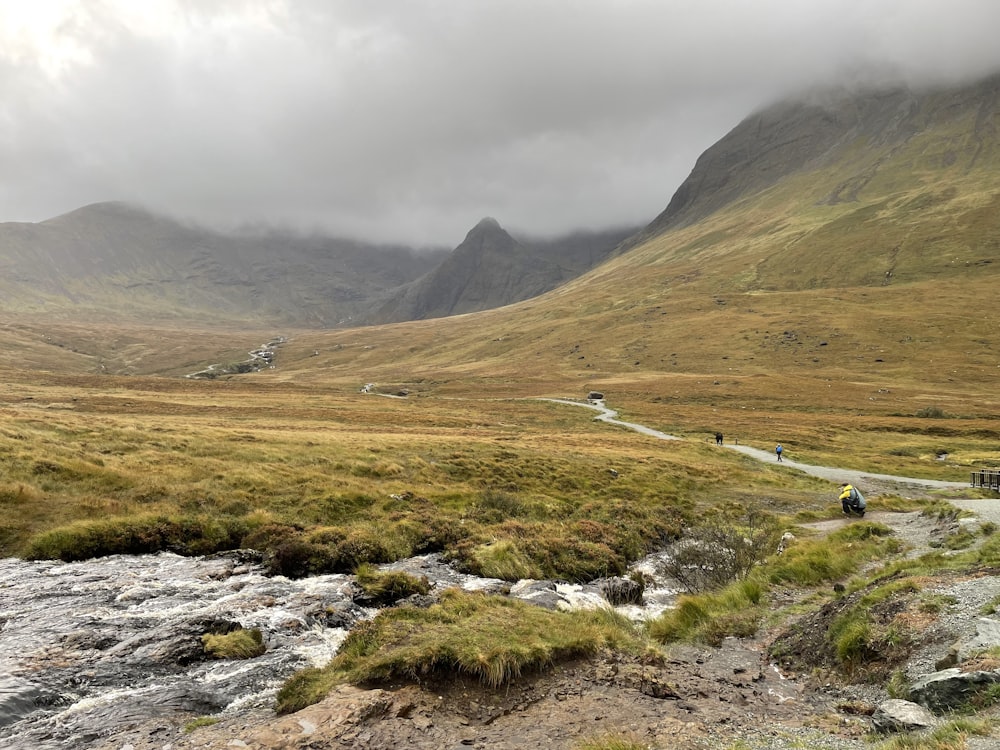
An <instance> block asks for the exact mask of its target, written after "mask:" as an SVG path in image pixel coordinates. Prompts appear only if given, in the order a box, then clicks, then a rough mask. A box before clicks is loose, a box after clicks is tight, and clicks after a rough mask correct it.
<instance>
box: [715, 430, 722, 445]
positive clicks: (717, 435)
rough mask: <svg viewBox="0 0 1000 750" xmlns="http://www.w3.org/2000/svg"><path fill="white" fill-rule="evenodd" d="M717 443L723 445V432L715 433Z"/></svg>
mask: <svg viewBox="0 0 1000 750" xmlns="http://www.w3.org/2000/svg"><path fill="white" fill-rule="evenodd" d="M715 444H716V445H722V433H721V432H717V433H715Z"/></svg>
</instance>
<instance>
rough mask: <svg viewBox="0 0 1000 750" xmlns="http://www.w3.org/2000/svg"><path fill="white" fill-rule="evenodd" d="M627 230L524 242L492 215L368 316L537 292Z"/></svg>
mask: <svg viewBox="0 0 1000 750" xmlns="http://www.w3.org/2000/svg"><path fill="white" fill-rule="evenodd" d="M632 231H633V230H631V229H629V230H613V231H607V232H600V233H586V232H578V233H576V234H574V235H572V236H570V237H566V238H560V239H555V240H536V241H533V242H532V244H531V246H530V247H529V246H527V245H525V244H522V243H521V242H519V241H518V240H516V239H514V238H513V237H511V236H510V235H509V234H508V233H507V232H506V231H505V230H504V229H503V228H502V227H501V226H500V224H499V223H498V222H497V221H496V219H492V218H486V219H483V220H482V221H480V222H479V223H478V224H477V225H476V226H475V227H473V228H472V229H471V230H470V231H469V233H468V235H466V237H465V240H464V241H463V242H462V244H460V245H459V246H458V247H456V248H455V250H454V252H452V253H451V255H450V256H448V258H447V259H445V260H444V261H443V262H442V263H441V264H440V265H439V266H438V267H437V268H435V269H434V270H433V271H431V272H430V273H428V274H427V275H425V276H423V277H422V278H420V279H418V280H416V281H414V282H411V283H410V284H407V285H406V286H405V287H404V288H403V289H401V290H400V292H399V293H398V294H396V295H394V296H393V298H392V299H391V300H390V301H388V302H387V303H385V304H384V305H383V306H382V307H381V308H379V309H378V310H377V311H376V312H375V313H373V315H372V316H371V319H372V320H373V321H375V322H379V323H390V322H398V321H403V320H422V319H426V318H444V317H447V316H450V315H459V314H462V313H469V312H477V311H480V310H489V309H492V308H496V307H503V306H504V305H509V304H512V303H514V302H519V301H521V300H525V299H530V298H531V297H537V296H538V295H539V294H543V293H545V292H547V291H549V290H551V289H555V288H556V287H557V286H559V285H560V284H563V283H565V282H566V281H568V280H570V279H572V278H575V277H576V276H579V275H580V274H581V273H583V272H584V271H587V270H589V269H590V268H592V267H593V266H595V265H597V264H598V263H599V262H601V261H602V260H604V259H605V258H607V257H608V255H609V254H610V253H611V252H612V251H613V250H614V248H615V247H616V246H617V245H618V244H619V243H620V242H621V241H622V240H623V239H625V237H626V236H628V234H630V233H631V232H632Z"/></svg>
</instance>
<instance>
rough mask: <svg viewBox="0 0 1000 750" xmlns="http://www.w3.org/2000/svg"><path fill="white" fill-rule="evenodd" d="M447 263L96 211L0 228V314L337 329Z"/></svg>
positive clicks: (407, 252)
mask: <svg viewBox="0 0 1000 750" xmlns="http://www.w3.org/2000/svg"><path fill="white" fill-rule="evenodd" d="M445 254H446V253H445V251H444V250H441V249H437V250H430V251H423V252H418V251H416V250H414V249H413V248H408V247H403V246H399V245H373V244H368V243H363V242H357V241H353V240H347V239H340V238H334V237H325V236H306V235H297V234H292V233H287V232H278V231H275V232H271V233H260V234H246V235H234V234H225V233H221V232H216V231H212V230H208V229H204V228H198V227H193V226H188V225H185V224H182V223H180V222H177V221H174V220H172V219H168V218H165V217H162V216H157V215H155V214H152V213H150V212H148V211H146V210H144V209H141V208H137V207H135V206H131V205H128V204H124V203H98V204H94V205H90V206H86V207H84V208H80V209H78V210H76V211H73V212H71V213H68V214H64V215H62V216H58V217H56V218H54V219H50V220H48V221H43V222H40V223H38V224H25V223H4V224H0V306H2V308H3V309H5V310H7V311H10V312H28V313H50V314H65V315H71V316H74V317H79V316H91V317H95V318H98V319H99V318H102V317H103V318H113V317H119V316H125V317H128V318H131V319H141V320H144V321H147V322H151V321H171V320H198V319H202V320H204V322H206V323H212V322H217V321H226V322H240V321H243V322H248V323H261V322H266V323H268V324H300V325H315V326H335V325H339V324H344V323H348V322H350V321H351V320H352V319H353V318H354V317H355V316H356V315H358V314H359V313H360V312H361V311H363V310H365V309H366V308H367V306H368V305H369V304H370V303H371V300H372V299H374V298H378V297H379V295H382V294H385V293H387V292H388V291H389V290H391V289H394V288H396V287H398V286H400V285H402V284H405V283H406V282H408V281H411V280H413V279H415V278H417V277H419V276H420V275H422V274H424V273H426V272H427V271H428V270H430V269H431V268H433V267H434V266H436V265H437V264H438V263H439V262H440V261H441V259H442V258H443V257H445Z"/></svg>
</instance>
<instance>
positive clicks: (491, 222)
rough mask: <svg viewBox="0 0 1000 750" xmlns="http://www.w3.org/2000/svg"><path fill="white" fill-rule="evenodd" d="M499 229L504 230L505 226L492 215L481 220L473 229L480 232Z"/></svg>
mask: <svg viewBox="0 0 1000 750" xmlns="http://www.w3.org/2000/svg"><path fill="white" fill-rule="evenodd" d="M498 229H499V230H501V231H502V230H503V227H501V226H500V222H499V221H497V220H496V219H494V218H493V217H492V216H486V217H483V218H482V219H480V220H479V223H478V224H476V226H474V227H473V228H472V231H473V232H475V231H476V230H479V231H480V232H495V231H496V230H498Z"/></svg>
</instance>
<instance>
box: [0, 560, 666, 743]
mask: <svg viewBox="0 0 1000 750" xmlns="http://www.w3.org/2000/svg"><path fill="white" fill-rule="evenodd" d="M383 567H384V568H386V569H389V568H392V569H402V570H406V571H408V572H410V573H414V574H417V575H426V576H427V577H428V580H429V581H430V582H431V583H432V586H433V588H434V589H442V588H447V587H449V586H458V587H461V588H464V589H467V590H486V591H494V592H501V591H502V592H505V593H506V592H509V593H510V595H511V596H517V597H520V598H523V599H525V600H527V601H533V602H535V603H537V604H540V605H542V606H549V607H558V608H563V609H570V608H580V607H594V606H607V602H606V601H604V600H603V599H602V597H601V594H600V591H599V589H598V587H597V586H596V585H587V586H574V585H568V584H557V583H554V582H532V581H523V582H520V583H518V584H515V585H513V586H511V585H510V584H507V583H504V582H503V581H499V580H496V579H484V578H476V577H473V576H467V575H463V574H460V573H458V572H456V571H454V570H453V569H452V568H450V567H449V566H448V565H446V564H444V563H443V562H441V560H440V558H439V557H438V556H436V555H428V556H423V557H417V558H412V559H409V560H404V561H400V562H398V563H394V564H392V565H387V566H383ZM640 567H644V568H645V569H646V570H647V571H649V570H653V569H654V568H655V562H654V561H652V560H647V561H644V563H643V564H642V565H641V566H640ZM352 582H353V577H352V576H348V575H325V576H315V577H311V578H306V579H302V580H289V579H287V578H284V577H281V576H276V577H269V576H267V575H265V573H264V568H263V566H262V565H261V560H260V558H259V556H258V555H256V554H255V553H253V552H250V551H243V550H241V551H235V552H230V553H224V554H219V555H212V556H208V557H195V558H192V557H180V556H177V555H173V554H169V553H163V554H158V555H146V556H127V555H119V556H111V557H105V558H100V559H97V560H89V561H84V562H76V563H62V562H54V561H44V562H26V561H23V560H17V559H0V747H2V748H5V750H29V749H30V750H50V749H51V750H55V749H56V748H59V749H60V750H63V749H65V748H73V749H74V750H83V749H84V748H87V747H88V746H91V745H93V744H97V743H98V742H99V741H100V740H102V739H104V738H107V737H109V736H112V735H114V734H115V733H116V732H117V731H119V730H123V729H126V728H128V727H130V726H135V725H137V724H139V723H141V722H143V721H146V720H149V719H152V718H157V717H163V716H170V715H175V716H185V717H191V718H195V717H198V716H207V715H217V714H220V713H221V714H232V713H239V712H245V711H251V710H258V709H270V708H271V707H273V705H274V698H275V694H276V692H277V690H278V688H279V687H280V686H281V684H282V683H283V682H284V680H285V679H287V678H288V677H289V676H290V675H291V674H292V673H294V672H296V671H298V670H300V669H302V668H304V667H307V666H320V665H323V664H325V663H326V662H327V661H329V660H330V658H332V656H333V655H334V654H335V653H336V650H337V648H338V646H339V645H340V643H341V642H342V641H343V639H344V637H345V636H346V635H347V632H348V631H349V630H350V628H351V626H352V625H354V624H355V623H357V622H358V621H360V620H362V619H365V618H369V617H371V616H373V615H374V611H373V610H369V609H364V608H362V607H359V606H358V605H356V604H355V603H354V601H353V599H352V596H353V595H354V593H355V589H354V587H353V584H352ZM672 595H673V592H672V591H670V590H669V589H660V590H654V591H648V592H647V597H646V603H645V606H642V607H639V606H632V607H625V608H622V611H623V612H626V613H627V614H628V615H630V616H632V617H634V618H636V619H642V618H645V617H648V616H651V615H654V614H657V613H658V612H659V611H661V610H662V609H663V608H664V607H666V606H668V604H669V601H670V598H671V597H672ZM237 625H238V626H242V627H244V628H258V629H259V630H260V631H261V633H262V635H263V638H264V644H265V646H266V649H267V650H266V652H265V653H264V654H263V655H262V656H259V657H256V658H253V659H247V660H213V659H210V658H208V657H207V656H206V654H205V653H204V649H203V647H202V642H201V636H202V635H203V634H204V633H206V632H226V631H227V630H229V629H231V628H233V627H234V626H237Z"/></svg>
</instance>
